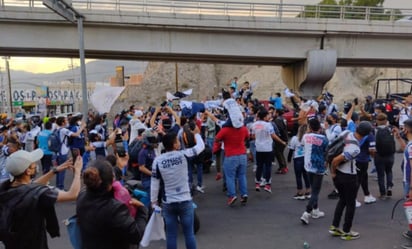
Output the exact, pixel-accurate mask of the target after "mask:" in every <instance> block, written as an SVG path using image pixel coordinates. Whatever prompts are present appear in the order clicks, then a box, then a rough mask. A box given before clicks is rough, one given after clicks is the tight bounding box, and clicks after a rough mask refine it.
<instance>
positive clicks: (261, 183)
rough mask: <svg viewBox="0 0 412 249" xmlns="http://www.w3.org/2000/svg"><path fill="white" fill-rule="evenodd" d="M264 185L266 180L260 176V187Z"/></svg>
mask: <svg viewBox="0 0 412 249" xmlns="http://www.w3.org/2000/svg"><path fill="white" fill-rule="evenodd" d="M265 185H266V180H265V179H263V178H262V181H261V182H260V187H261V188H263V187H265Z"/></svg>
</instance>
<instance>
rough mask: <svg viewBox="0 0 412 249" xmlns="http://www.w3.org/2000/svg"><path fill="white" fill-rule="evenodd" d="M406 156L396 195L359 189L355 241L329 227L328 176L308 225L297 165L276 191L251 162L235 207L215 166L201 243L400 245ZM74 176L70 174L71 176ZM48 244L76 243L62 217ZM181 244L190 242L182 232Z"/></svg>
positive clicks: (279, 179)
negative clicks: (243, 199) (264, 187)
mask: <svg viewBox="0 0 412 249" xmlns="http://www.w3.org/2000/svg"><path fill="white" fill-rule="evenodd" d="M401 160H402V159H401V154H396V162H395V165H394V168H393V172H394V183H395V187H394V188H393V197H392V198H391V199H388V200H385V201H381V200H379V199H378V200H377V202H376V203H374V204H368V205H365V204H363V192H362V190H360V191H359V194H358V200H359V201H361V202H362V206H361V207H359V208H357V209H356V214H355V219H354V224H353V230H355V231H358V232H359V233H360V235H361V237H360V239H358V240H353V241H343V240H341V239H340V238H339V237H332V236H330V235H329V233H328V228H329V226H330V225H331V222H332V217H333V212H334V209H335V205H336V200H330V199H328V198H327V195H328V193H330V191H331V190H332V181H331V179H330V177H329V176H325V177H324V181H323V185H322V190H321V193H320V200H319V207H320V209H321V210H322V211H324V212H325V213H326V215H325V217H323V218H320V219H317V220H314V219H311V220H310V224H309V225H303V224H302V223H301V221H300V219H299V218H300V216H301V214H302V212H303V211H304V210H305V205H306V203H307V201H298V200H294V199H292V196H293V195H294V194H295V192H296V184H295V178H294V171H293V166H289V169H290V170H289V173H288V174H286V175H276V174H273V178H272V191H273V192H272V194H269V193H266V192H264V191H262V192H256V191H255V190H254V175H253V172H252V167H249V168H248V190H249V201H248V203H247V205H246V206H241V205H240V203H237V204H236V205H235V206H234V207H228V206H227V205H226V196H225V193H224V192H223V191H222V181H221V180H220V181H215V179H214V174H215V170H214V168H212V172H211V173H210V174H205V175H204V182H205V183H204V185H205V186H206V188H205V193H203V194H201V193H198V194H196V195H195V196H194V200H195V202H196V204H197V205H198V208H197V210H196V212H197V213H198V215H199V218H200V223H201V225H200V230H199V232H198V233H197V235H196V239H197V245H198V248H200V249H203V248H214V249H223V248H237V249H250V248H257V249H260V248H262V249H274V248H282V249H283V248H284V249H295V248H303V244H304V242H305V241H306V242H307V243H308V244H309V246H310V248H311V249H317V248H322V249H323V248H334V249H340V248H362V249H369V248H373V249H395V248H401V245H403V244H408V243H409V241H408V240H407V239H405V238H403V237H402V235H401V233H402V231H404V230H406V229H407V227H408V224H407V221H406V218H405V214H404V210H403V207H402V205H401V204H400V205H398V207H397V208H396V209H395V215H394V219H391V212H392V209H393V207H394V204H395V202H396V201H397V200H399V199H401V198H402V187H401V186H402V172H401V169H400V164H401ZM370 168H371V167H370ZM275 169H276V167H275ZM70 177H71V176H70V174H68V177H67V178H68V179H67V182H70V180H71V179H70ZM67 186H68V185H67ZM369 187H370V191H371V193H372V194H373V195H374V196H376V197H377V196H378V194H379V192H378V186H377V181H376V177H375V176H374V175H370V176H369ZM57 212H58V217H59V219H60V220H61V221H63V220H64V219H65V218H67V217H70V216H71V215H73V214H74V212H75V203H73V202H71V203H59V204H57ZM411 244H412V242H411ZM0 248H1V246H0ZM49 248H51V249H53V248H56V249H69V248H72V247H71V245H70V242H69V239H68V235H67V231H66V228H65V226H64V225H63V223H61V237H59V238H54V239H50V238H49ZM148 248H149V249H155V248H156V249H162V248H166V246H165V241H157V242H152V243H151V244H150V246H149V247H148ZM178 248H185V247H184V241H183V234H181V233H180V234H179V244H178Z"/></svg>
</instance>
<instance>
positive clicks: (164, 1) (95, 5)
mask: <svg viewBox="0 0 412 249" xmlns="http://www.w3.org/2000/svg"><path fill="white" fill-rule="evenodd" d="M66 2H68V3H70V2H71V4H72V5H73V7H74V8H76V9H77V10H79V11H81V10H82V9H83V10H96V11H114V12H122V14H123V13H125V14H126V13H131V12H143V13H171V14H196V15H220V16H248V17H273V18H283V17H285V18H300V19H308V18H313V19H321V18H330V19H340V20H354V19H355V20H365V21H372V20H382V21H390V22H393V21H396V20H398V19H401V18H402V17H404V16H412V9H392V8H383V7H363V6H335V5H303V4H280V3H263V2H249V3H246V2H232V1H230V2H229V1H209V0H173V1H172V0H66ZM7 6H15V7H29V8H42V7H44V6H43V4H42V0H0V7H7Z"/></svg>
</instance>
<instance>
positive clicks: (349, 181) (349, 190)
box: [332, 170, 358, 233]
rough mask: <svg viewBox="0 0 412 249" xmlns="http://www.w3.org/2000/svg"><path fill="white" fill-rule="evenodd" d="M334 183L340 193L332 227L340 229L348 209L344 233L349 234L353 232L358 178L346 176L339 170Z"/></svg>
mask: <svg viewBox="0 0 412 249" xmlns="http://www.w3.org/2000/svg"><path fill="white" fill-rule="evenodd" d="M333 182H334V184H335V187H336V189H337V190H338V191H339V200H338V203H337V204H336V208H335V213H334V215H333V222H332V225H333V226H335V227H339V224H340V220H341V218H342V214H343V210H344V209H345V208H346V212H345V220H344V223H343V231H344V232H345V233H348V232H350V230H351V227H352V221H353V217H354V216H355V209H356V195H357V192H358V181H357V177H356V175H351V174H345V173H342V172H340V171H338V170H337V171H336V177H335V178H334V179H333Z"/></svg>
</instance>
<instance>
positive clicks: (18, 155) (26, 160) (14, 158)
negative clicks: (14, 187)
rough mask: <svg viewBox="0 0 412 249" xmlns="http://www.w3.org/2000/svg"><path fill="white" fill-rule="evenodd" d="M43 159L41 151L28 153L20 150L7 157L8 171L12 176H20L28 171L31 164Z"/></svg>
mask: <svg viewBox="0 0 412 249" xmlns="http://www.w3.org/2000/svg"><path fill="white" fill-rule="evenodd" d="M42 157H43V151H42V150H41V149H37V150H33V151H32V152H27V151H25V150H18V151H16V152H14V153H13V154H11V155H10V156H9V157H7V160H6V171H7V172H9V173H10V175H12V176H19V175H21V174H23V173H24V171H26V169H27V168H28V167H29V166H30V164H32V163H34V162H37V161H39V160H40V159H41V158H42Z"/></svg>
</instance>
